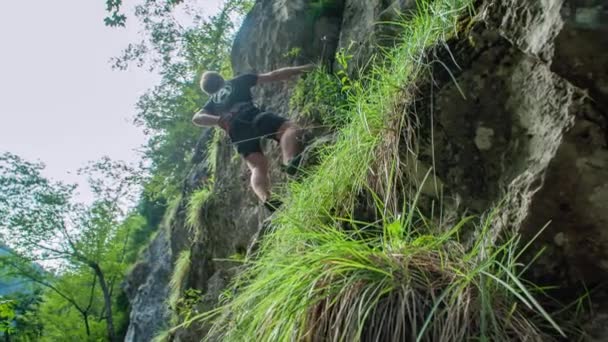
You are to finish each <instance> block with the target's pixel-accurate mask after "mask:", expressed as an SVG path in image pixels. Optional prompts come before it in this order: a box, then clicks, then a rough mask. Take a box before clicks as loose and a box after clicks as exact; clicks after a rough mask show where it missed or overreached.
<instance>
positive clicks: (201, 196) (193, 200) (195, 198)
mask: <svg viewBox="0 0 608 342" xmlns="http://www.w3.org/2000/svg"><path fill="white" fill-rule="evenodd" d="M211 194H212V190H211V189H209V188H207V187H205V188H202V189H200V190H197V191H196V192H194V193H193V194H192V196H191V197H190V201H188V212H187V213H186V224H187V225H188V226H189V227H190V228H191V229H198V228H200V226H201V223H202V216H201V215H202V209H203V206H204V205H205V203H206V202H207V200H208V199H209V197H210V196H211Z"/></svg>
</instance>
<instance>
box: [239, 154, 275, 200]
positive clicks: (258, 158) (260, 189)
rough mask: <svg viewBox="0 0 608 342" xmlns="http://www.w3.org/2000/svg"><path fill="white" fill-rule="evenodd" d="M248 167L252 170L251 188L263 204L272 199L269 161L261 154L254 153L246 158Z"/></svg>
mask: <svg viewBox="0 0 608 342" xmlns="http://www.w3.org/2000/svg"><path fill="white" fill-rule="evenodd" d="M245 161H246V162H247V167H249V170H251V187H252V188H253V192H255V194H256V195H257V196H258V198H259V199H260V200H262V202H266V201H267V200H268V199H269V198H270V177H269V176H268V159H266V157H265V156H264V155H263V154H262V153H260V152H254V153H251V154H249V155H247V157H245Z"/></svg>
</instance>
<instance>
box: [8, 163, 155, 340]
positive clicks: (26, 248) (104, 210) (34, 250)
mask: <svg viewBox="0 0 608 342" xmlns="http://www.w3.org/2000/svg"><path fill="white" fill-rule="evenodd" d="M42 169H43V165H41V164H36V163H30V162H27V161H24V160H22V159H21V158H19V157H17V156H15V155H11V154H8V153H6V154H3V155H0V193H1V195H0V213H2V214H3V215H4V216H5V217H6V218H7V219H6V220H5V221H4V222H3V225H2V226H0V231H1V232H2V233H3V234H4V236H11V238H10V239H6V240H5V241H6V243H7V244H8V245H9V247H11V253H9V255H6V256H3V257H2V259H1V261H2V262H3V265H6V266H7V267H10V269H12V270H13V272H15V274H18V275H19V276H21V277H24V278H27V279H30V280H32V281H34V282H36V283H38V284H40V285H42V286H44V287H46V288H47V289H48V290H49V291H50V292H51V293H52V294H54V295H56V296H58V298H59V299H60V300H62V301H63V302H64V303H63V304H64V305H67V306H69V307H71V308H72V309H73V310H74V311H76V312H77V313H78V314H79V315H80V316H82V317H86V316H87V315H89V314H93V312H97V314H98V315H99V316H100V317H103V318H104V321H105V327H106V328H107V337H108V339H110V340H113V339H115V329H114V324H113V321H114V316H115V315H118V313H117V312H115V311H114V310H113V305H112V304H113V302H114V301H115V295H116V293H115V291H114V287H115V286H118V284H119V283H120V281H121V280H122V277H123V275H124V272H125V269H126V259H127V257H128V251H127V247H128V246H129V241H130V238H131V235H132V233H133V231H134V230H136V229H137V228H138V227H141V226H142V224H143V222H142V218H141V217H137V216H130V217H129V219H127V220H126V221H124V223H123V221H122V220H123V219H124V218H125V216H126V210H125V207H126V206H128V205H129V204H130V203H131V200H132V199H133V197H132V195H133V194H134V193H137V191H136V189H137V188H138V186H137V184H138V183H140V182H141V180H142V177H141V176H140V174H139V172H138V170H137V169H135V168H132V167H130V166H129V165H126V164H124V163H121V162H114V161H111V160H109V159H108V158H102V159H101V160H100V161H98V162H95V163H91V164H89V165H88V166H87V167H86V168H84V169H83V170H81V173H82V174H84V175H87V177H88V180H89V183H90V187H91V190H92V192H93V194H94V195H95V201H94V202H93V203H92V204H91V205H83V204H77V203H74V201H73V200H72V199H71V195H72V192H73V189H74V187H73V186H67V185H64V184H61V183H54V182H51V181H49V180H47V179H46V178H44V177H43V176H42V174H41V171H42ZM48 260H51V261H52V262H50V263H49V262H47V263H45V266H46V267H47V268H48V269H50V268H54V269H55V270H56V271H57V272H55V273H56V274H58V275H57V276H55V275H53V273H44V272H41V271H40V270H39V269H38V268H37V267H35V266H34V264H33V262H34V261H48ZM82 283H85V284H87V285H86V286H84V285H82ZM74 284H79V285H78V289H80V291H78V290H77V289H75V288H74ZM82 292H84V294H83V293H82ZM83 296H86V297H83ZM95 302H101V303H102V304H101V308H99V309H95V305H94V304H95ZM103 312H107V314H104V313H103ZM87 322H88V320H87V319H85V320H84V323H85V324H83V325H84V326H85V328H86V326H87V324H86V323H87ZM89 323H90V322H89ZM85 331H86V332H87V333H90V330H89V329H85ZM87 335H88V334H87Z"/></svg>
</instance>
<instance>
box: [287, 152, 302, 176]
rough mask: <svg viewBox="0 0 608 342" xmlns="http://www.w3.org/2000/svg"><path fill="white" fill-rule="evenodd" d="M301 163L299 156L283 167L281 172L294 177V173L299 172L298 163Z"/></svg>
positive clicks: (300, 156)
mask: <svg viewBox="0 0 608 342" xmlns="http://www.w3.org/2000/svg"><path fill="white" fill-rule="evenodd" d="M301 162H302V155H301V154H299V155H297V156H295V157H293V158H291V160H290V161H289V162H288V163H287V165H283V171H285V173H287V174H288V175H290V176H295V175H296V173H298V171H299V170H300V163H301Z"/></svg>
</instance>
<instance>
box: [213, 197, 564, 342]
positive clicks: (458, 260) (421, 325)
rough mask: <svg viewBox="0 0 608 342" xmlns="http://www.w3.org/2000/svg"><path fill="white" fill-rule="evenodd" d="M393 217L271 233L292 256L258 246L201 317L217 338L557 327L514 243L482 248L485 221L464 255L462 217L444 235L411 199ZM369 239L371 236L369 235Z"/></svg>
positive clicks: (474, 336)
mask: <svg viewBox="0 0 608 342" xmlns="http://www.w3.org/2000/svg"><path fill="white" fill-rule="evenodd" d="M402 212H403V213H404V214H403V215H400V216H398V217H395V216H390V217H384V218H383V219H382V220H381V222H378V223H369V224H362V223H361V222H352V221H351V222H350V223H352V224H353V225H358V226H359V227H360V228H357V229H352V230H348V231H345V230H340V229H337V227H338V226H340V224H341V221H343V220H341V219H334V220H332V221H331V222H330V223H329V224H325V225H321V226H317V227H314V228H315V229H304V230H296V229H293V230H282V231H277V232H276V233H274V235H275V236H277V235H278V236H280V237H281V238H282V239H286V240H292V241H293V240H298V241H305V243H306V245H308V248H307V247H306V246H304V245H302V246H300V249H299V250H298V251H297V252H296V253H294V254H285V253H283V251H282V250H281V249H268V250H267V251H266V253H265V254H264V255H262V256H261V258H260V259H259V260H257V261H254V262H253V263H252V265H251V268H250V269H249V270H248V271H247V273H246V275H247V276H248V277H246V278H242V279H241V281H242V284H240V285H242V286H240V287H238V294H237V295H236V296H235V297H234V298H229V299H228V300H227V302H226V304H225V305H224V306H223V307H221V308H220V309H218V310H216V311H215V312H211V313H208V316H207V318H211V317H212V316H213V315H218V317H215V321H214V326H213V328H212V330H211V331H210V333H209V335H208V336H207V338H208V339H210V340H221V341H246V340H258V341H470V340H481V341H547V340H551V339H552V336H551V335H546V334H545V333H544V332H543V331H545V330H546V328H547V326H551V327H552V328H554V329H555V332H556V334H557V333H562V331H561V329H560V328H559V327H558V326H557V325H556V324H555V323H554V322H553V320H552V319H551V317H550V316H549V315H548V314H547V313H546V312H545V311H544V310H543V308H542V307H541V306H540V305H539V303H538V302H537V301H536V300H535V298H534V288H533V287H529V286H526V285H524V284H523V282H522V281H521V280H519V272H520V271H521V269H522V267H521V266H522V265H521V264H520V263H519V257H520V256H521V255H522V249H518V248H517V246H518V244H519V240H518V238H516V237H514V238H512V239H511V240H509V241H507V242H505V243H504V244H502V245H498V246H490V245H486V244H485V243H484V242H483V241H489V240H490V239H486V238H485V235H486V234H487V233H488V232H489V231H490V230H491V222H492V218H493V216H492V215H490V216H489V217H488V218H487V219H484V220H480V222H478V223H477V229H478V231H480V232H481V237H480V240H479V241H481V242H480V243H478V244H476V245H475V246H474V247H473V248H471V249H470V250H465V249H464V248H463V247H462V246H463V245H462V244H461V243H460V241H459V239H458V232H459V231H460V229H461V228H462V227H463V226H464V225H466V224H469V223H471V222H472V218H464V219H462V220H460V222H457V223H456V224H455V225H453V227H452V228H451V229H450V230H448V231H447V232H445V233H442V234H439V235H428V234H426V233H425V232H427V231H429V228H430V227H429V226H430V225H432V223H431V222H430V221H429V220H428V219H426V218H425V217H424V216H422V215H421V214H420V213H419V212H418V211H417V209H416V205H415V200H414V202H413V203H411V205H410V206H409V208H408V207H405V208H403V211H402ZM370 236H371V237H370Z"/></svg>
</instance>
